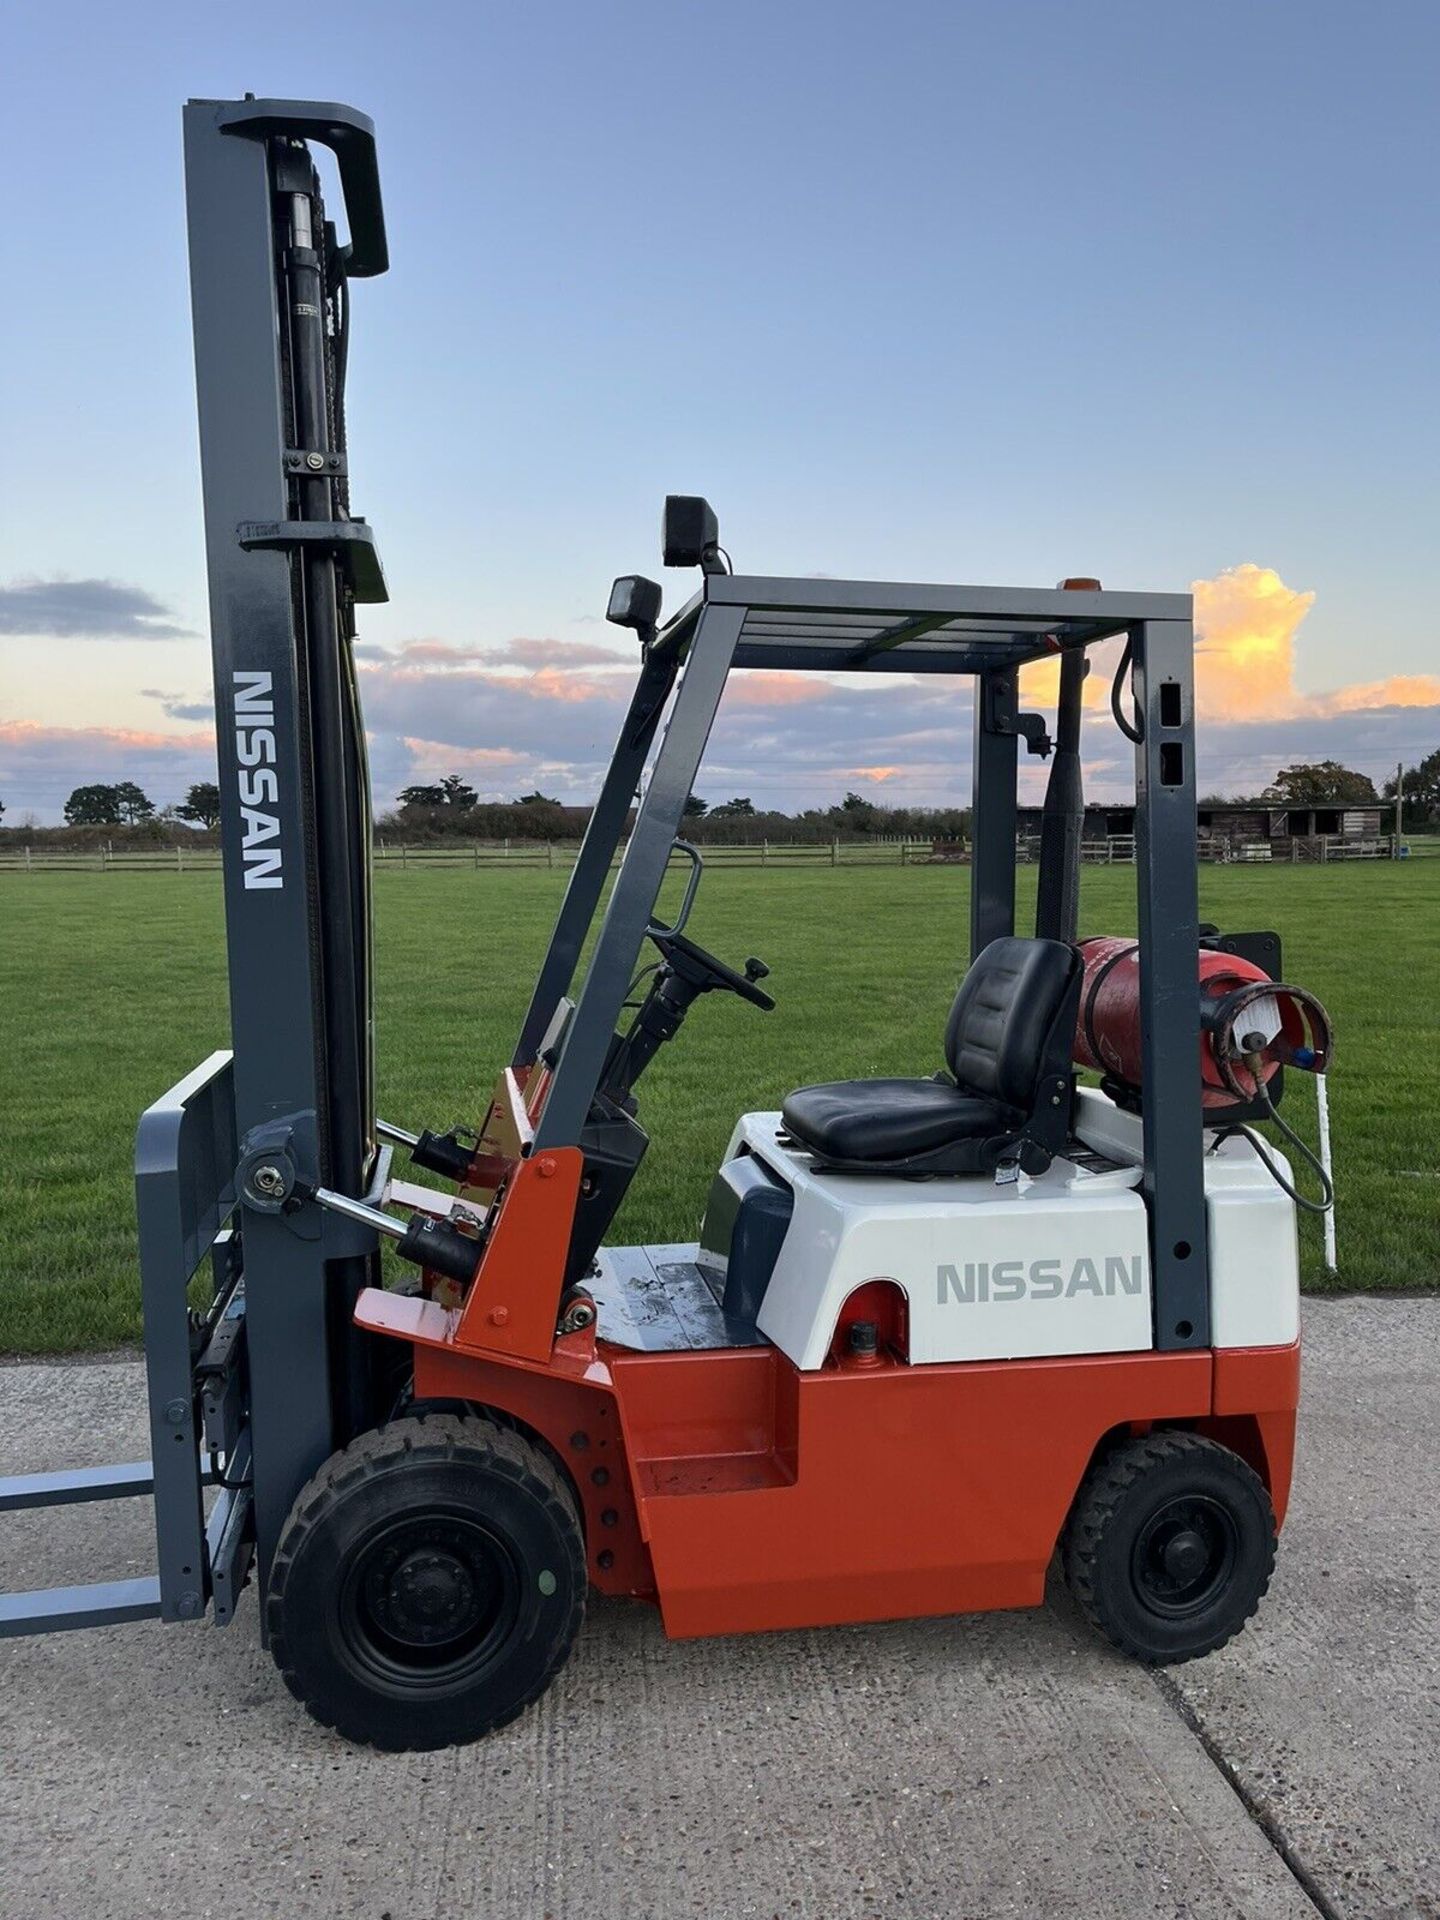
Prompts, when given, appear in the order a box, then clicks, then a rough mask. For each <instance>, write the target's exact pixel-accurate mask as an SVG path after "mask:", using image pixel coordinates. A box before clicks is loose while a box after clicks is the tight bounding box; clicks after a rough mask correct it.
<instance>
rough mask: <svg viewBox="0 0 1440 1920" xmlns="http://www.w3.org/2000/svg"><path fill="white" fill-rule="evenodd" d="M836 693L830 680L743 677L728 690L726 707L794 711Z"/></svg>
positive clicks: (774, 675)
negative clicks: (803, 703)
mask: <svg viewBox="0 0 1440 1920" xmlns="http://www.w3.org/2000/svg"><path fill="white" fill-rule="evenodd" d="M834 691H835V685H834V682H833V681H830V680H817V679H816V678H815V677H814V675H813V674H808V673H788V672H785V671H783V670H781V671H777V672H774V673H740V674H737V675H736V676H735V678H734V679H733V680H732V681H731V682H730V684H729V686H728V687H727V688H726V689H725V704H726V706H727V707H793V706H797V705H799V704H800V703H801V702H802V701H807V700H825V699H828V698H829V696H830V695H831V694H832V693H833V692H834Z"/></svg>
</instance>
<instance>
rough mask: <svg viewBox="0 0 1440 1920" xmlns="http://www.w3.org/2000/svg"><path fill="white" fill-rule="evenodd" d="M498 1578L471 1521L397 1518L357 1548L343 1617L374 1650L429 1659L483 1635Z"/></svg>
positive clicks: (501, 1583) (488, 1548)
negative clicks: (355, 1575) (358, 1564)
mask: <svg viewBox="0 0 1440 1920" xmlns="http://www.w3.org/2000/svg"><path fill="white" fill-rule="evenodd" d="M506 1584H507V1583H506V1581H505V1578H504V1574H503V1569H502V1566H501V1563H500V1561H499V1559H498V1558H497V1555H496V1552H495V1549H494V1546H493V1544H492V1543H491V1542H490V1541H489V1540H488V1539H487V1538H486V1537H485V1536H484V1535H483V1534H482V1533H481V1532H480V1531H478V1530H477V1529H476V1528H474V1527H471V1526H466V1525H465V1524H463V1523H458V1522H457V1523H446V1522H444V1521H434V1520H431V1521H415V1522H408V1523H405V1522H402V1523H401V1524H400V1525H399V1526H397V1527H394V1528H392V1529H390V1530H389V1531H388V1534H387V1536H386V1537H384V1538H382V1539H381V1540H380V1541H378V1542H377V1543H376V1544H375V1545H374V1546H373V1547H372V1548H371V1550H370V1552H369V1553H368V1554H367V1555H365V1556H364V1558H363V1562H362V1568H361V1571H360V1578H359V1585H358V1589H352V1591H354V1594H355V1603H356V1608H357V1609H358V1610H357V1611H354V1612H353V1613H352V1614H351V1618H352V1619H353V1620H354V1622H355V1624H356V1626H357V1627H358V1629H359V1632H360V1637H361V1639H362V1640H363V1641H364V1642H365V1643H366V1644H368V1645H369V1646H370V1647H371V1649H372V1651H375V1652H378V1653H379V1654H380V1655H381V1656H382V1657H386V1658H389V1659H391V1660H398V1661H399V1662H400V1663H401V1665H402V1667H403V1666H408V1665H409V1664H410V1663H411V1662H414V1661H419V1662H421V1663H422V1664H424V1665H430V1664H432V1663H433V1662H434V1661H435V1660H437V1659H439V1660H449V1659H452V1658H458V1657H460V1655H461V1653H462V1651H469V1650H473V1648H474V1647H475V1646H477V1645H478V1644H479V1643H480V1642H481V1641H483V1640H484V1638H485V1636H486V1634H487V1632H488V1631H489V1629H490V1628H491V1627H492V1626H493V1625H495V1623H496V1620H497V1615H498V1612H499V1611H500V1610H501V1603H502V1594H503V1589H504V1588H505V1586H506Z"/></svg>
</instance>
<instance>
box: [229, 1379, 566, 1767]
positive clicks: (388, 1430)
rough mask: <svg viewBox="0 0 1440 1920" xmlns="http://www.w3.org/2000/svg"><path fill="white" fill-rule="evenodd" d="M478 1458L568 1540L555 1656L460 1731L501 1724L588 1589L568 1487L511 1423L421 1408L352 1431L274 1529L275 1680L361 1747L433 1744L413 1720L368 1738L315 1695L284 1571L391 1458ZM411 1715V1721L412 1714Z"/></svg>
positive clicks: (521, 1701) (533, 1695)
mask: <svg viewBox="0 0 1440 1920" xmlns="http://www.w3.org/2000/svg"><path fill="white" fill-rule="evenodd" d="M466 1456H470V1457H472V1458H474V1457H477V1456H478V1457H479V1458H480V1459H482V1460H483V1464H484V1465H485V1466H486V1467H487V1468H488V1469H489V1470H490V1471H492V1472H499V1473H501V1474H503V1475H504V1477H505V1478H506V1479H508V1480H511V1481H513V1482H514V1483H515V1485H517V1486H520V1487H524V1488H526V1489H527V1490H528V1491H529V1492H530V1494H531V1496H532V1498H534V1499H535V1500H537V1502H538V1503H539V1504H540V1505H541V1506H542V1507H544V1508H545V1509H546V1510H547V1511H548V1512H549V1513H550V1515H551V1517H552V1519H553V1520H554V1521H555V1523H556V1530H557V1532H558V1534H559V1535H560V1537H561V1538H562V1539H564V1540H566V1541H568V1542H569V1544H570V1548H571V1555H572V1566H571V1591H572V1593H573V1595H574V1599H573V1602H572V1605H571V1611H570V1616H569V1618H568V1620H567V1621H566V1622H565V1624H564V1627H563V1630H562V1631H561V1633H560V1634H559V1636H558V1637H557V1640H556V1646H557V1649H558V1652H557V1655H556V1657H555V1658H554V1659H553V1660H552V1661H551V1662H550V1663H549V1665H548V1666H546V1667H545V1668H544V1669H543V1670H542V1671H541V1673H540V1674H539V1675H538V1676H537V1678H536V1680H535V1681H534V1683H533V1684H532V1685H531V1686H530V1687H529V1688H528V1689H527V1690H526V1691H525V1693H524V1694H523V1695H522V1696H521V1697H519V1698H518V1699H516V1700H515V1701H513V1702H512V1703H511V1704H510V1705H509V1707H508V1708H507V1709H506V1710H504V1711H503V1712H500V1713H498V1714H496V1715H494V1716H492V1717H491V1718H489V1719H487V1720H483V1721H476V1722H475V1723H474V1725H473V1727H472V1728H471V1730H470V1731H469V1732H468V1733H467V1735H466V1737H467V1738H469V1739H478V1738H480V1737H481V1736H482V1735H484V1734H487V1733H493V1732H494V1731H496V1729H497V1728H499V1727H502V1726H506V1725H508V1724H509V1722H510V1721H512V1720H514V1719H516V1718H517V1717H518V1716H519V1715H520V1714H521V1713H523V1712H524V1710H525V1709H526V1707H528V1706H531V1705H533V1703H534V1702H535V1701H536V1700H537V1699H538V1698H539V1697H540V1695H541V1694H542V1693H543V1692H544V1691H545V1689H546V1688H547V1687H548V1686H549V1684H550V1682H551V1681H552V1680H553V1679H554V1677H555V1675H556V1673H557V1672H558V1671H559V1669H560V1667H561V1666H563V1665H564V1663H565V1660H566V1658H567V1657H568V1655H569V1652H570V1648H571V1646H572V1644H573V1642H574V1639H575V1636H576V1634H577V1633H578V1632H579V1629H580V1624H581V1621H582V1620H583V1618H584V1614H585V1601H586V1595H587V1591H588V1587H587V1581H586V1566H585V1547H584V1534H583V1529H582V1525H581V1519H580V1513H579V1509H578V1507H577V1504H576V1500H575V1495H574V1492H573V1490H572V1488H571V1486H570V1485H569V1483H568V1481H567V1480H566V1479H565V1478H564V1476H563V1475H562V1474H561V1472H560V1471H559V1469H558V1468H557V1467H556V1465H555V1463H554V1462H553V1460H552V1459H551V1458H550V1457H549V1456H548V1454H547V1453H546V1452H544V1451H543V1450H542V1449H541V1448H539V1447H537V1446H534V1445H532V1444H531V1442H530V1441H528V1440H526V1439H525V1438H524V1437H523V1436H522V1435H521V1434H519V1433H517V1432H516V1431H515V1430H514V1429H513V1428H510V1427H505V1426H502V1425H500V1424H499V1423H498V1422H496V1421H494V1420H491V1419H488V1418H487V1417H485V1416H484V1415H483V1414H468V1415H460V1414H454V1413H428V1414H427V1413H421V1414H415V1415H407V1416H405V1417H403V1418H401V1419H398V1420H393V1421H391V1422H389V1423H388V1424H387V1425H385V1426H382V1427H377V1428H374V1429H372V1430H371V1431H369V1432H367V1433H362V1434H359V1435H357V1436H356V1438H355V1439H354V1440H352V1441H351V1442H350V1443H349V1445H348V1446H346V1447H342V1448H341V1449H340V1450H339V1452H337V1453H333V1454H332V1455H331V1456H330V1458H329V1459H328V1460H327V1461H326V1462H325V1464H324V1465H323V1466H322V1467H321V1468H320V1469H319V1471H318V1472H317V1473H316V1474H315V1476H314V1477H313V1479H311V1480H310V1481H309V1482H308V1483H307V1485H306V1486H305V1487H303V1488H302V1489H301V1491H300V1493H299V1494H298V1495H297V1496H296V1500H295V1504H294V1505H293V1506H292V1508H291V1510H290V1514H289V1517H288V1518H287V1520H286V1522H285V1525H284V1527H283V1528H282V1530H281V1534H280V1544H279V1546H278V1548H277V1549H276V1553H275V1560H274V1564H273V1565H272V1567H271V1572H270V1584H269V1592H268V1595H267V1599H266V1609H265V1618H266V1624H267V1626H268V1628H269V1635H270V1647H271V1652H272V1654H273V1655H274V1659H275V1664H276V1665H277V1667H278V1668H279V1669H280V1675H281V1678H282V1679H283V1680H284V1682H285V1684H286V1686H287V1687H288V1688H289V1689H290V1692H291V1693H292V1694H294V1696H295V1698H296V1699H297V1700H298V1701H299V1702H300V1704H301V1705H302V1706H303V1707H304V1708H305V1710H306V1712H307V1713H309V1714H310V1715H311V1716H312V1718H314V1719H315V1720H317V1721H319V1722H320V1724H321V1725H322V1726H327V1727H331V1728H333V1729H334V1730H335V1731H336V1732H337V1733H340V1734H342V1735H344V1737H345V1738H346V1739H349V1740H353V1741H356V1742H359V1743H362V1744H365V1745H370V1746H383V1747H384V1748H385V1749H386V1750H388V1751H391V1752H402V1751H415V1750H423V1749H425V1748H426V1747H428V1746H430V1745H432V1744H433V1742H431V1741H429V1740H427V1739H426V1738H425V1736H424V1729H423V1725H420V1724H417V1727H416V1737H414V1738H413V1739H402V1740H392V1739H389V1738H386V1739H384V1740H381V1739H379V1738H377V1736H376V1734H375V1730H374V1729H373V1727H370V1726H368V1725H367V1724H366V1723H365V1722H364V1721H363V1720H355V1721H351V1720H350V1719H349V1717H348V1716H347V1715H346V1714H345V1712H344V1711H343V1709H336V1708H335V1707H333V1706H332V1705H331V1704H330V1703H328V1702H327V1701H326V1700H324V1699H322V1698H321V1697H319V1696H318V1695H317V1694H316V1693H315V1692H314V1691H313V1690H312V1689H310V1688H309V1687H308V1686H307V1685H306V1682H305V1678H304V1676H303V1674H301V1673H300V1672H299V1671H298V1670H297V1668H296V1667H295V1665H294V1663H293V1662H292V1661H291V1660H290V1658H289V1654H288V1648H287V1643H286V1634H285V1617H284V1598H285V1583H286V1578H287V1576H288V1573H289V1570H290V1568H291V1566H292V1565H293V1563H294V1561H295V1558H296V1556H297V1554H298V1553H299V1551H300V1549H301V1547H302V1546H303V1545H304V1542H305V1540H306V1538H307V1536H308V1535H309V1534H310V1533H312V1532H313V1531H314V1529H315V1528H316V1527H317V1526H318V1525H319V1524H320V1523H321V1522H322V1521H323V1519H324V1518H325V1516H326V1514H327V1513H328V1512H329V1510H330V1509H331V1507H332V1506H334V1505H335V1503H336V1502H337V1501H338V1499H339V1498H340V1497H341V1495H342V1494H344V1493H346V1492H348V1491H350V1490H351V1489H352V1488H353V1487H354V1486H356V1485H357V1484H359V1483H360V1482H362V1481H364V1480H369V1479H375V1478H376V1477H378V1476H380V1475H383V1474H384V1473H385V1472H386V1471H387V1470H388V1469H391V1468H393V1467H394V1466H396V1465H398V1464H399V1463H400V1462H402V1461H403V1462H407V1463H408V1462H425V1461H427V1460H434V1461H454V1460H457V1459H461V1458H463V1457H466ZM419 1718H420V1717H419V1716H417V1721H418V1720H419Z"/></svg>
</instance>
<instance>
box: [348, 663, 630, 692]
mask: <svg viewBox="0 0 1440 1920" xmlns="http://www.w3.org/2000/svg"><path fill="white" fill-rule="evenodd" d="M356 665H357V667H358V669H359V671H360V672H361V673H363V674H367V675H370V676H372V677H373V678H375V679H380V678H384V679H386V680H388V681H390V682H391V683H392V684H394V685H396V686H425V685H431V686H433V685H435V684H436V683H437V682H443V684H444V685H445V686H446V687H451V686H453V687H455V688H457V689H463V688H466V687H493V688H494V689H495V690H496V691H497V692H500V693H505V694H508V695H510V696H512V697H515V696H518V697H521V698H525V697H528V698H530V699H532V700H565V701H581V700H606V701H611V700H614V699H615V698H616V691H617V686H618V685H619V684H621V683H618V682H617V681H616V680H615V678H614V676H613V675H606V676H600V675H596V674H591V673H577V672H576V671H575V670H574V669H573V668H568V667H540V668H537V670H536V671H535V672H534V673H518V674H517V673H497V672H492V671H491V670H489V669H488V668H485V667H455V668H449V667H447V668H446V669H445V670H444V671H443V672H439V673H437V671H436V670H435V668H434V667H433V666H429V665H426V664H425V663H424V662H423V661H421V662H418V663H417V662H415V661H402V662H389V661H383V660H381V661H376V660H361V661H357V663H356Z"/></svg>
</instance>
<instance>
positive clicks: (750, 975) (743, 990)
mask: <svg viewBox="0 0 1440 1920" xmlns="http://www.w3.org/2000/svg"><path fill="white" fill-rule="evenodd" d="M649 935H650V939H651V940H652V941H653V942H654V944H655V946H656V948H657V949H658V950H659V952H660V953H661V955H662V956H663V957H664V959H665V960H666V961H667V962H668V963H669V965H670V966H671V967H672V968H673V969H674V971H675V972H676V973H678V974H679V976H680V978H681V979H682V980H686V981H688V982H689V984H690V985H691V986H692V987H694V988H696V990H697V991H698V992H700V993H713V992H714V991H715V990H716V989H717V988H723V989H724V991H725V992H726V993H738V994H739V996H740V998H741V999H742V1000H748V1001H749V1002H750V1004H751V1006H752V1007H759V1009H760V1010H761V1012H762V1013H771V1012H773V1011H774V1007H775V1002H774V1001H773V1000H772V999H771V998H770V995H769V994H768V993H765V992H764V991H763V990H762V989H761V988H760V987H758V986H756V984H755V983H756V981H757V980H764V979H765V978H766V976H767V975H768V974H769V972H770V969H769V968H768V967H767V966H766V964H765V962H764V961H763V960H755V959H750V960H747V961H746V962H745V971H744V973H737V972H736V970H735V968H734V967H727V966H726V964H725V962H724V961H723V960H717V959H716V957H715V955H714V954H713V953H707V952H706V950H705V948H704V947H699V946H696V944H695V942H694V941H693V940H692V939H690V938H689V936H688V935H687V934H683V933H673V932H671V931H669V930H668V929H662V928H660V927H651V928H650V929H649Z"/></svg>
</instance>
